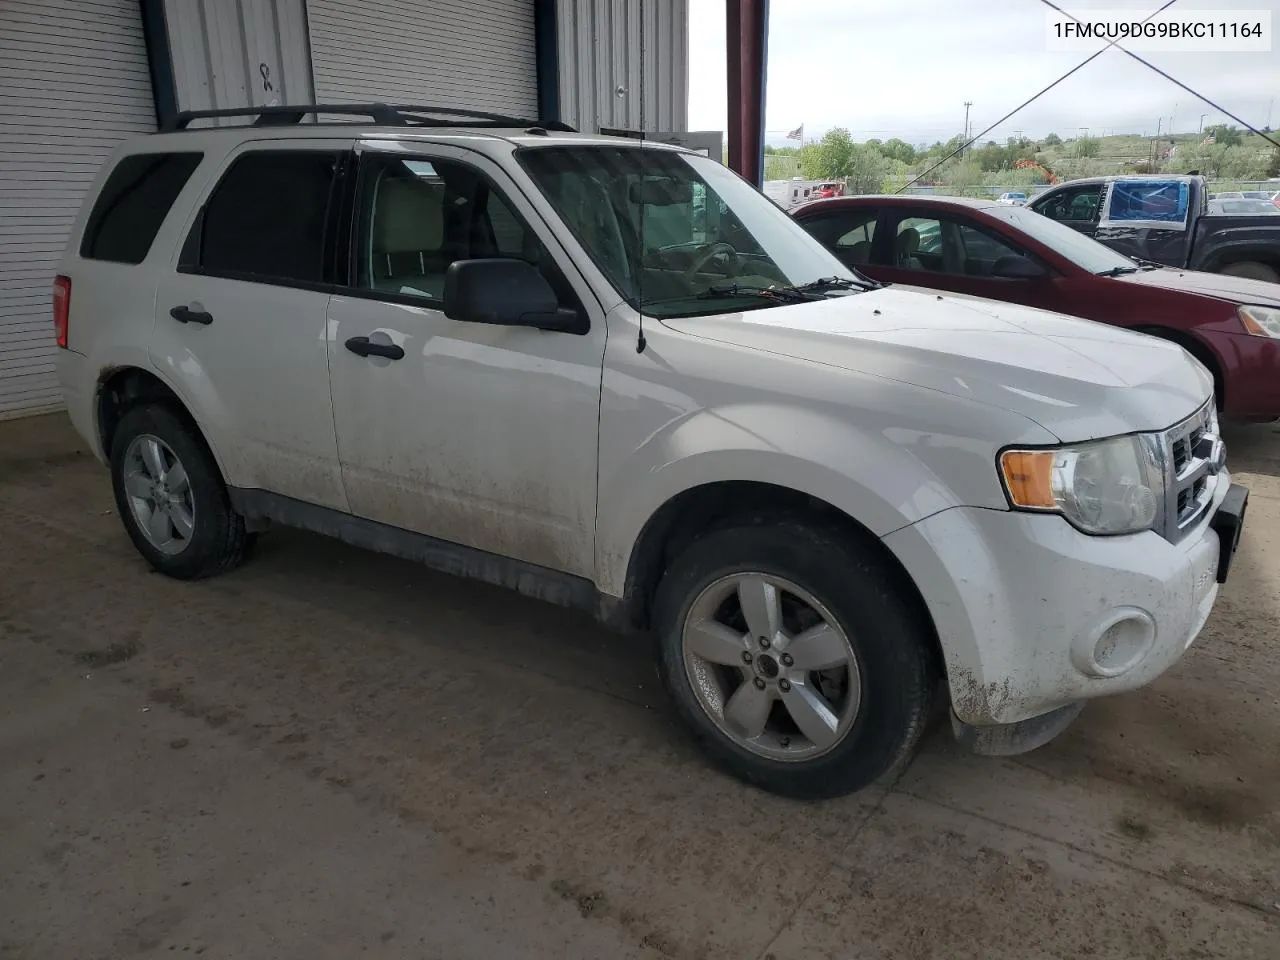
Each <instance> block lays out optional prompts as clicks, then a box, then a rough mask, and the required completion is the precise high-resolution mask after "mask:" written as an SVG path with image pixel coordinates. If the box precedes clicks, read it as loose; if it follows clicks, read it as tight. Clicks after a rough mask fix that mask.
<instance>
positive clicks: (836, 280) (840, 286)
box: [791, 277, 884, 293]
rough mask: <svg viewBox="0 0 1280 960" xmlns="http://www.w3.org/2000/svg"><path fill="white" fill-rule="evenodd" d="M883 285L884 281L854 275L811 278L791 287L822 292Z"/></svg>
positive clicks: (867, 288)
mask: <svg viewBox="0 0 1280 960" xmlns="http://www.w3.org/2000/svg"><path fill="white" fill-rule="evenodd" d="M883 286H884V284H883V283H879V282H877V281H875V280H870V279H866V280H863V279H859V280H854V279H853V278H852V277H819V278H818V279H817V280H811V281H810V282H809V283H801V284H797V285H796V286H794V287H792V288H791V289H793V290H803V291H805V292H806V293H809V292H813V293H820V292H821V291H823V290H848V289H849V288H850V287H861V288H862V289H863V290H876V289H878V288H879V287H883Z"/></svg>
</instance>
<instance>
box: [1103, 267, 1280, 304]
mask: <svg viewBox="0 0 1280 960" xmlns="http://www.w3.org/2000/svg"><path fill="white" fill-rule="evenodd" d="M1114 279H1115V280H1117V281H1119V282H1120V283H1137V284H1142V285H1143V286H1148V287H1160V288H1162V289H1164V290H1179V291H1181V292H1183V293H1197V294H1200V295H1201V296H1203V297H1215V298H1217V299H1218V300H1227V301H1229V302H1231V303H1256V304H1258V305H1259V306H1263V307H1280V284H1274V283H1271V282H1270V281H1268V280H1250V279H1248V278H1247V277H1232V276H1228V275H1227V274H1225V273H1201V272H1200V271H1198V270H1178V269H1175V268H1172V267H1166V268H1165V269H1163V270H1140V271H1139V272H1138V273H1124V274H1121V275H1120V276H1118V277H1115V278H1114Z"/></svg>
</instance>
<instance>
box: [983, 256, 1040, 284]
mask: <svg viewBox="0 0 1280 960" xmlns="http://www.w3.org/2000/svg"><path fill="white" fill-rule="evenodd" d="M991 276H993V277H999V278H1000V279H1001V280H1042V279H1044V278H1045V277H1047V276H1049V271H1048V270H1046V269H1045V268H1044V267H1042V266H1040V264H1038V263H1036V262H1035V261H1034V260H1032V259H1030V258H1029V257H1019V256H1012V255H1010V256H1006V257H1001V258H1000V259H999V260H997V261H996V262H995V263H994V264H992V266H991Z"/></svg>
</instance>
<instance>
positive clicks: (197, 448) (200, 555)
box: [111, 405, 251, 580]
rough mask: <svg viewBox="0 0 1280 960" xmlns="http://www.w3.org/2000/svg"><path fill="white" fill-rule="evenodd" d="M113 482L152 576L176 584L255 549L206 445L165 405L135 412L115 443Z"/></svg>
mask: <svg viewBox="0 0 1280 960" xmlns="http://www.w3.org/2000/svg"><path fill="white" fill-rule="evenodd" d="M111 482H112V486H113V488H114V491H115V498H116V509H117V511H118V512H119V514H120V519H121V521H122V522H123V523H124V528H125V531H126V532H127V533H128V534H129V539H130V540H132V541H133V545H134V546H135V547H136V548H137V550H138V552H139V553H140V554H142V556H143V559H145V560H146V561H147V563H148V564H149V565H150V566H151V568H152V569H153V570H156V571H157V572H159V573H163V574H165V575H167V576H170V577H174V578H175V579H178V580H195V579H199V578H201V577H209V576H214V575H216V574H219V573H224V572H226V571H228V570H231V569H232V568H234V567H235V566H236V565H237V564H239V563H240V562H241V560H243V559H244V557H245V555H246V553H247V551H248V548H249V546H250V542H251V540H250V537H249V536H248V535H247V534H246V533H245V529H244V518H243V517H242V516H240V515H239V514H238V513H236V512H235V511H234V510H233V509H232V508H231V502H230V500H229V499H228V497H227V488H226V485H225V484H224V483H223V481H222V474H221V473H220V472H219V470H218V465H217V463H216V462H214V459H213V456H212V454H210V452H209V448H208V447H206V446H205V444H204V442H203V440H202V439H201V438H200V437H199V435H198V434H197V433H196V432H195V430H194V428H193V427H192V426H189V425H188V424H187V423H186V422H184V421H183V420H182V419H181V418H179V417H178V416H176V415H175V414H174V413H173V411H171V410H169V409H168V408H166V407H164V406H159V405H145V406H138V407H134V408H133V409H132V410H130V411H129V412H127V413H126V414H125V415H124V417H122V418H121V420H120V423H119V425H118V426H117V427H116V430H115V433H114V435H113V436H112V439H111Z"/></svg>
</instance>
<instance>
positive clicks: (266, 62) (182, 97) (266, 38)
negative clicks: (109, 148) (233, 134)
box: [164, 0, 315, 110]
mask: <svg viewBox="0 0 1280 960" xmlns="http://www.w3.org/2000/svg"><path fill="white" fill-rule="evenodd" d="M164 12H165V28H166V33H167V35H168V38H169V49H170V52H171V56H172V60H173V82H174V86H175V87H176V91H175V92H176V94H177V101H178V102H177V108H178V109H179V110H211V109H221V108H225V107H247V106H255V107H256V106H269V105H274V104H285V103H314V102H315V93H314V91H313V89H312V83H311V50H310V46H309V44H308V41H307V13H306V5H305V0H164Z"/></svg>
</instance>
